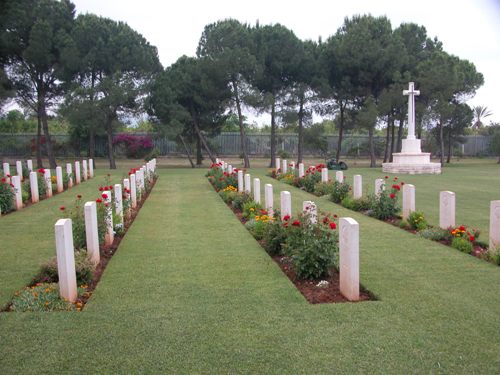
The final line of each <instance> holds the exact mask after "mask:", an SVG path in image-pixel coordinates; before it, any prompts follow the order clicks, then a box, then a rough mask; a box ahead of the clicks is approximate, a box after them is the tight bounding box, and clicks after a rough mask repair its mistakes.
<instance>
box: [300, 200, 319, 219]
mask: <svg viewBox="0 0 500 375" xmlns="http://www.w3.org/2000/svg"><path fill="white" fill-rule="evenodd" d="M302 211H303V212H304V215H306V217H307V218H308V219H309V221H310V223H311V224H316V223H317V222H318V208H317V207H316V203H314V202H313V201H304V202H303V203H302Z"/></svg>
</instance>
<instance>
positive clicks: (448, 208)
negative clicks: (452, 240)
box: [439, 191, 455, 229]
mask: <svg viewBox="0 0 500 375" xmlns="http://www.w3.org/2000/svg"><path fill="white" fill-rule="evenodd" d="M439 226H440V227H441V228H443V229H448V228H452V227H455V193H453V192H451V191H441V192H440V193H439Z"/></svg>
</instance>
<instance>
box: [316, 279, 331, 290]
mask: <svg viewBox="0 0 500 375" xmlns="http://www.w3.org/2000/svg"><path fill="white" fill-rule="evenodd" d="M328 285H330V283H329V282H328V281H326V280H321V281H320V282H319V283H318V284H317V285H316V287H318V288H326V287H327V286H328Z"/></svg>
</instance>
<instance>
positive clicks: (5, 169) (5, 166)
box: [3, 163, 10, 184]
mask: <svg viewBox="0 0 500 375" xmlns="http://www.w3.org/2000/svg"><path fill="white" fill-rule="evenodd" d="M3 175H4V176H5V180H6V181H7V183H8V184H10V177H9V176H10V165H9V163H3Z"/></svg>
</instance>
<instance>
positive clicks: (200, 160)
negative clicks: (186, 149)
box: [196, 135, 203, 165]
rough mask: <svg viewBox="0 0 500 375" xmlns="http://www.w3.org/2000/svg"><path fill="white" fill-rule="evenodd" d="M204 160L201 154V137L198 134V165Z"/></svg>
mask: <svg viewBox="0 0 500 375" xmlns="http://www.w3.org/2000/svg"><path fill="white" fill-rule="evenodd" d="M202 162H203V156H202V154H201V137H200V136H199V135H198V136H197V137H196V165H201V164H202Z"/></svg>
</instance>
